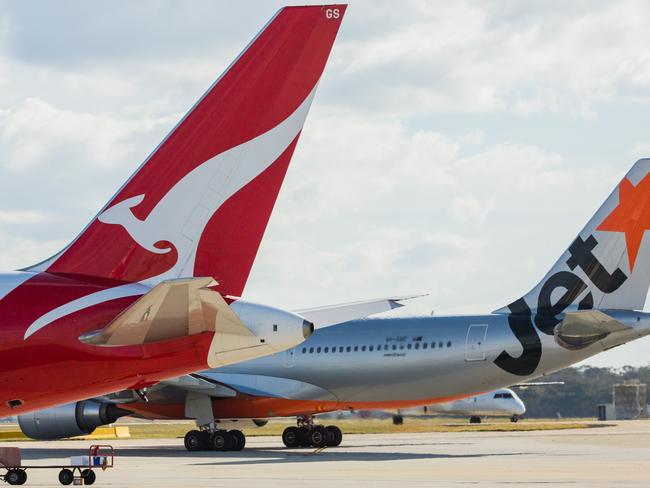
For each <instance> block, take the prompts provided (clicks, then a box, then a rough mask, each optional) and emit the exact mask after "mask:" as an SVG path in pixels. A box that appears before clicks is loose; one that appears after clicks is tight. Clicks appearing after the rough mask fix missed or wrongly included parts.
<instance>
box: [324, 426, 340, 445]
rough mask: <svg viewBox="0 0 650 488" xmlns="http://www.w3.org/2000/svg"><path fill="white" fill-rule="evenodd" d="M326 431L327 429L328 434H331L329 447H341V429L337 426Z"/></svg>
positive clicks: (328, 440)
mask: <svg viewBox="0 0 650 488" xmlns="http://www.w3.org/2000/svg"><path fill="white" fill-rule="evenodd" d="M325 429H327V433H328V434H329V436H328V439H327V445H328V446H330V447H336V446H339V445H341V441H342V440H343V432H341V429H339V428H338V427H337V426H336V425H328V426H327V427H325Z"/></svg>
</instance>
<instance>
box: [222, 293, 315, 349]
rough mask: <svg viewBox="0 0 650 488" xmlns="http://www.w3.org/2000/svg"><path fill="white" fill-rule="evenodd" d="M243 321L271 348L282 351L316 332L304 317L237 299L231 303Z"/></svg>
mask: <svg viewBox="0 0 650 488" xmlns="http://www.w3.org/2000/svg"><path fill="white" fill-rule="evenodd" d="M230 308H231V309H232V310H233V312H235V313H236V314H237V316H238V317H239V318H240V319H241V321H242V322H243V323H244V324H246V326H247V327H248V328H249V329H250V330H251V331H252V332H253V333H254V334H255V335H256V336H257V337H260V338H261V342H262V343H263V344H265V345H266V346H268V348H269V349H271V351H270V352H280V351H284V350H285V349H288V348H290V347H293V346H295V345H296V344H300V343H301V342H302V341H304V340H305V339H308V338H309V336H311V335H312V333H313V332H314V324H313V323H312V322H310V321H309V320H306V319H305V318H304V317H301V316H300V315H297V314H295V313H292V312H288V311H286V310H282V309H279V308H275V307H270V306H268V305H261V304H259V303H253V302H246V301H244V300H237V301H235V302H233V303H232V304H231V305H230Z"/></svg>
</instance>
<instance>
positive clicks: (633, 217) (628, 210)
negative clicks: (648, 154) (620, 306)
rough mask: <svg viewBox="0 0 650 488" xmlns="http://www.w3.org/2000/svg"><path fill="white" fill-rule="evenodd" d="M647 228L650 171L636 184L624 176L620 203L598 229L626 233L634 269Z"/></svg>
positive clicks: (649, 219) (629, 254) (631, 263)
mask: <svg viewBox="0 0 650 488" xmlns="http://www.w3.org/2000/svg"><path fill="white" fill-rule="evenodd" d="M647 229H650V173H648V174H647V175H646V176H644V177H643V179H642V180H641V181H640V182H639V184H638V185H636V186H634V185H633V184H632V183H631V182H630V180H628V179H627V178H623V181H621V184H620V185H619V186H618V205H617V206H616V208H614V210H612V213H610V214H609V215H608V216H607V217H605V220H603V221H602V222H601V224H600V225H599V226H598V227H597V228H596V230H604V231H609V232H623V233H625V245H626V246H627V257H628V259H629V262H630V271H632V270H633V269H634V262H635V261H636V257H637V254H638V253H639V247H641V241H642V240H643V235H644V233H645V231H646V230H647Z"/></svg>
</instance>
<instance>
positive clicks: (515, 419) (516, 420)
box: [510, 415, 519, 424]
mask: <svg viewBox="0 0 650 488" xmlns="http://www.w3.org/2000/svg"><path fill="white" fill-rule="evenodd" d="M518 421H519V416H517V415H513V416H512V417H510V422H513V423H515V424H516V423H517V422H518Z"/></svg>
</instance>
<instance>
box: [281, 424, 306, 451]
mask: <svg viewBox="0 0 650 488" xmlns="http://www.w3.org/2000/svg"><path fill="white" fill-rule="evenodd" d="M302 438H303V436H302V433H301V432H300V429H299V428H298V427H287V428H286V429H284V432H282V442H284V445H285V446H287V447H289V448H294V447H299V446H301V445H302V442H303V441H302Z"/></svg>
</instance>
